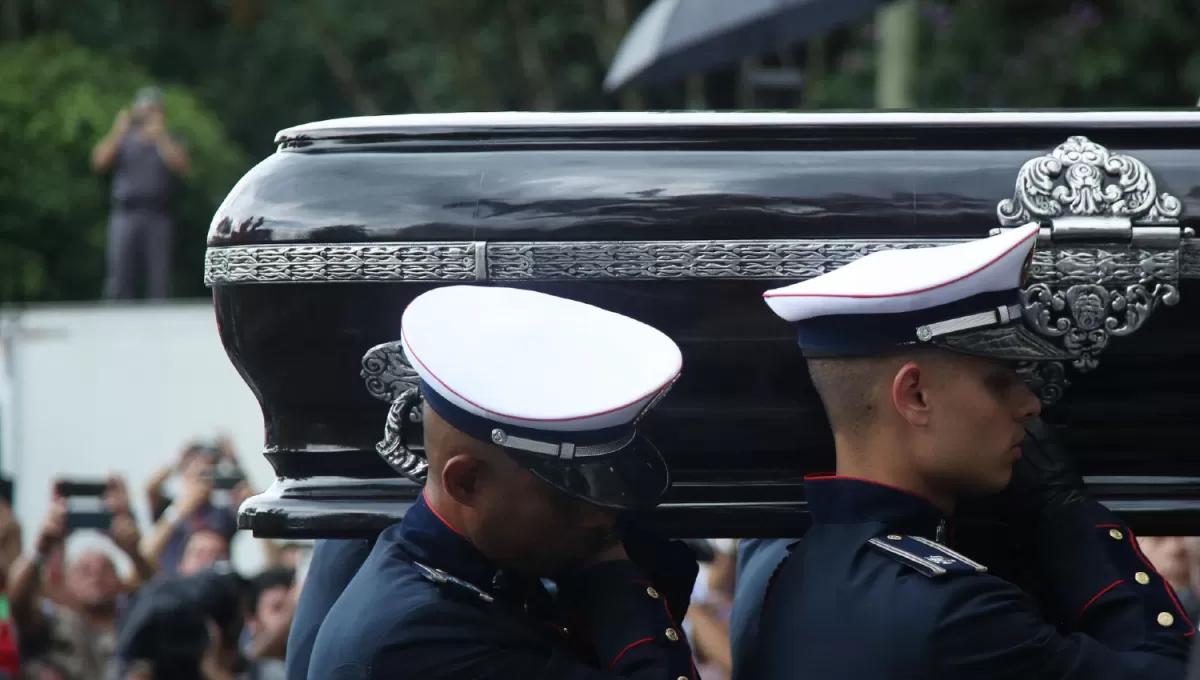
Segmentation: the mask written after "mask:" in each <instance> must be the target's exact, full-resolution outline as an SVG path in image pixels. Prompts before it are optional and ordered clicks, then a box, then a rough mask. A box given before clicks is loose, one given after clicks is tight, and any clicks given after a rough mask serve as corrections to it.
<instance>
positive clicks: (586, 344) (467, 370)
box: [401, 286, 683, 509]
mask: <svg viewBox="0 0 1200 680" xmlns="http://www.w3.org/2000/svg"><path fill="white" fill-rule="evenodd" d="M401 328H402V331H401V340H402V345H403V348H404V353H405V355H406V356H407V358H408V360H409V362H410V363H411V364H412V367H413V369H414V370H415V371H416V372H417V374H418V376H419V377H420V380H421V392H422V395H423V396H424V398H425V402H426V404H427V405H428V406H429V408H431V409H433V411H434V412H435V413H437V415H438V416H440V417H441V418H442V419H443V420H445V421H446V422H447V423H448V424H450V425H451V426H453V427H454V428H456V429H458V430H460V431H462V432H464V433H465V434H467V435H469V436H471V437H474V438H476V439H478V440H480V441H484V442H488V443H491V444H494V445H496V446H498V447H500V448H501V449H503V450H504V451H505V452H506V453H507V454H508V455H509V456H511V457H512V458H513V459H514V460H516V461H517V462H518V463H519V464H521V465H522V466H523V467H525V468H526V469H528V470H529V471H530V472H532V473H533V474H535V475H537V476H539V477H541V478H542V479H543V480H545V481H546V482H548V483H549V484H551V485H552V486H555V487H557V488H559V489H561V490H562V491H565V492H566V493H568V494H571V495H573V496H576V497H578V498H582V499H584V500H587V501H590V502H592V503H595V504H598V505H603V506H607V507H615V508H627V509H632V508H640V507H647V506H653V505H655V504H657V503H658V501H659V500H660V499H661V497H662V494H663V493H664V492H665V491H666V488H667V486H668V485H669V483H670V478H669V475H668V472H667V467H666V464H665V462H664V461H663V459H662V456H661V455H660V454H659V452H658V450H657V449H656V448H655V447H654V446H653V445H652V444H651V443H650V442H649V441H648V440H646V439H645V437H643V436H641V435H640V434H639V433H638V428H637V425H638V422H639V421H640V420H641V418H642V416H643V415H644V414H645V413H646V411H648V410H649V409H650V408H651V407H652V406H653V405H654V404H656V403H657V402H658V401H659V400H660V399H661V398H662V397H663V396H664V395H665V394H666V392H667V391H668V390H669V389H670V387H671V385H672V384H674V382H675V380H676V379H677V378H678V377H679V373H680V370H681V368H682V364H683V359H682V355H681V353H680V351H679V347H678V346H677V345H676V344H675V342H674V341H672V340H671V339H670V338H669V337H667V336H666V335H665V334H664V333H662V332H661V331H659V330H657V329H655V328H652V327H651V326H648V325H646V324H644V323H642V322H640V321H637V320H635V319H631V318H629V317H626V316H622V315H620V314H616V313H614V312H610V311H607V310H604V309H601V308H599V307H595V306H593V305H589V304H585V303H582V302H576V301H574V300H568V299H564V298H560V297H555V296H553V295H547V294H545V293H539V292H535V291H529V290H521V289H516V288H503V287H485V286H446V287H441V288H435V289H433V290H430V291H428V292H426V293H423V294H421V295H420V296H418V297H417V298H416V299H415V300H413V301H412V302H411V303H410V304H409V306H408V308H407V309H406V310H405V312H404V316H403V319H402V322H401Z"/></svg>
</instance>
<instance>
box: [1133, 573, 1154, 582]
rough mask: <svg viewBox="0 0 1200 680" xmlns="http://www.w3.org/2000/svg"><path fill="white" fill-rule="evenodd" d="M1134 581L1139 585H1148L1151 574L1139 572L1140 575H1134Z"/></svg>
mask: <svg viewBox="0 0 1200 680" xmlns="http://www.w3.org/2000/svg"><path fill="white" fill-rule="evenodd" d="M1133 580H1135V581H1137V582H1138V583H1140V584H1142V585H1146V584H1147V583H1149V582H1150V574H1147V573H1146V572H1144V571H1139V572H1138V573H1136V574H1134V575H1133Z"/></svg>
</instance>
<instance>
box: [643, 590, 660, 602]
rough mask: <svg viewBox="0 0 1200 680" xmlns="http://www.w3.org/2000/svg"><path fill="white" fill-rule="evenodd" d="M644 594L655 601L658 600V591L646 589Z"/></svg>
mask: <svg viewBox="0 0 1200 680" xmlns="http://www.w3.org/2000/svg"><path fill="white" fill-rule="evenodd" d="M646 594H647V595H649V596H650V597H653V598H654V599H656V600H657V599H658V591H657V590H655V589H654V588H647V589H646Z"/></svg>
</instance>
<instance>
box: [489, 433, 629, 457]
mask: <svg viewBox="0 0 1200 680" xmlns="http://www.w3.org/2000/svg"><path fill="white" fill-rule="evenodd" d="M636 436H637V430H636V429H630V431H629V433H628V434H626V435H625V436H623V437H621V438H620V439H616V440H613V441H610V442H601V443H599V444H588V445H586V446H577V445H575V444H572V443H570V442H559V443H554V442H543V441H538V440H536V439H527V438H525V437H518V436H516V435H512V434H508V433H507V432H505V431H504V430H502V429H500V428H495V429H493V430H492V443H493V444H496V445H497V446H502V447H504V448H506V449H519V450H521V451H529V452H530V453H538V454H541V455H543V456H551V457H554V458H558V459H559V460H574V459H575V458H593V457H596V456H607V455H608V454H610V453H616V452H617V451H620V450H621V449H623V448H625V447H626V446H629V445H630V444H631V443H632V442H633V438H634V437H636Z"/></svg>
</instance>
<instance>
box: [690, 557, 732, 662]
mask: <svg viewBox="0 0 1200 680" xmlns="http://www.w3.org/2000/svg"><path fill="white" fill-rule="evenodd" d="M709 545H710V546H711V548H712V559H711V560H710V561H706V562H701V564H700V573H699V574H698V575H697V576H696V585H695V587H694V588H693V589H692V600H691V604H690V605H689V606H688V613H687V618H686V619H685V620H684V624H683V627H684V630H685V631H686V632H687V638H688V640H689V641H690V642H691V644H692V651H693V652H694V655H695V658H696V670H697V671H698V672H699V673H700V677H702V678H704V680H729V678H730V676H731V675H732V674H733V653H732V650H731V647H730V641H729V615H730V613H731V612H732V611H733V593H734V576H735V575H736V573H737V541H736V540H734V539H730V538H717V539H712V540H710V541H709Z"/></svg>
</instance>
